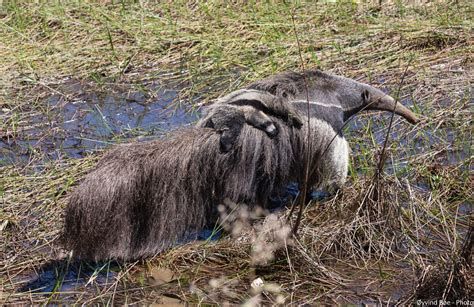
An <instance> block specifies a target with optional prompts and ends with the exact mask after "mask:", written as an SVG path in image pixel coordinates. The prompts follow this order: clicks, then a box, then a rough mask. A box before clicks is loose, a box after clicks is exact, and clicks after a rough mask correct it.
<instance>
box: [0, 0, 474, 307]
mask: <svg viewBox="0 0 474 307" xmlns="http://www.w3.org/2000/svg"><path fill="white" fill-rule="evenodd" d="M473 8H474V7H473V4H472V3H471V1H456V2H435V3H430V4H426V5H412V4H408V3H406V2H404V1H396V2H395V4H385V3H384V4H383V5H382V7H378V6H376V5H375V4H368V3H363V4H357V3H356V1H349V2H337V3H316V2H298V4H283V3H267V2H265V3H258V4H256V3H254V2H252V1H251V2H245V3H227V4H223V3H220V2H209V3H201V2H200V3H194V2H187V1H178V2H173V3H170V4H161V5H158V4H145V3H142V4H136V3H125V2H122V3H117V4H107V5H104V4H87V3H70V4H67V5H66V4H63V3H53V4H18V3H15V2H6V3H3V2H2V4H1V6H0V137H1V138H2V140H3V142H4V143H5V142H6V143H8V144H9V145H2V144H4V143H0V145H2V147H0V204H1V205H0V242H1V243H0V246H1V250H0V264H1V265H0V284H1V286H0V289H2V295H1V296H0V302H3V303H46V302H50V303H61V302H67V303H71V302H82V303H84V302H88V303H104V304H106V303H111V302H115V303H117V302H118V303H124V302H135V303H151V302H154V301H166V299H170V296H172V297H174V296H175V297H178V298H179V299H180V300H183V301H188V302H192V303H206V304H213V303H215V304H218V303H221V302H223V301H229V302H233V303H238V302H244V301H247V300H249V299H250V298H251V297H254V296H257V294H256V293H255V292H252V290H251V289H250V283H251V282H252V280H254V279H255V278H257V277H262V278H263V279H264V280H265V282H268V283H271V284H276V285H278V286H280V287H281V289H280V290H278V291H277V290H275V289H273V288H271V287H270V288H271V291H270V290H268V291H267V292H266V293H265V294H258V295H260V299H261V300H262V301H263V302H265V303H267V304H271V303H273V304H275V303H277V302H279V301H280V299H281V298H283V300H284V301H285V303H287V304H288V303H302V302H308V303H314V302H315V301H314V299H316V301H320V302H321V301H323V302H339V303H341V302H352V303H356V302H368V301H378V299H381V300H382V301H385V302H387V301H388V300H389V298H390V297H391V295H392V294H393V293H401V294H402V295H403V296H405V297H408V298H409V295H410V293H412V291H413V290H414V288H415V286H416V282H418V281H420V282H422V281H423V280H420V279H419V277H420V276H422V275H423V274H422V273H423V272H428V273H429V268H430V266H433V267H435V268H436V270H438V271H441V272H444V271H443V270H444V266H449V264H450V263H452V261H455V260H456V259H458V258H456V257H457V256H456V255H457V253H456V251H457V250H458V249H460V246H461V245H462V238H463V237H462V235H461V233H462V232H463V231H465V230H466V228H467V225H469V223H472V191H471V190H472V174H471V170H472V162H473V160H472V148H471V147H472V144H471V140H472V114H471V113H472V112H471V110H472V107H471V105H470V103H471V101H472V89H471V87H472V81H473V80H472V54H473V50H472V49H473V48H472V46H473V38H472V26H473V22H472V12H473ZM292 15H294V17H295V24H293V22H292V18H291V16H292ZM295 30H296V33H297V35H298V39H299V41H300V44H301V50H298V46H297V43H296V36H295ZM299 51H301V54H302V57H303V61H304V66H305V67H307V68H314V67H317V68H320V69H323V70H330V71H333V72H335V73H338V74H342V75H345V76H347V77H351V78H355V79H357V80H362V81H365V82H369V83H371V84H373V85H375V86H378V87H383V88H386V89H388V90H390V92H391V93H392V94H393V93H395V92H396V91H397V89H398V85H399V82H400V79H401V76H402V74H403V72H404V70H405V69H406V68H407V67H408V70H407V75H406V78H405V82H404V84H403V85H402V88H401V94H400V96H401V99H402V101H403V102H404V103H413V106H412V107H411V108H412V110H414V111H415V112H416V113H417V114H419V116H420V117H421V118H422V122H421V123H420V124H419V125H417V126H415V127H413V126H410V125H408V124H407V123H405V122H404V121H402V120H400V119H398V118H397V119H396V121H395V123H394V127H393V129H392V132H391V143H390V145H389V149H388V152H389V155H388V160H389V161H391V162H393V163H392V164H393V165H394V168H395V170H394V172H389V173H388V174H386V175H385V176H384V178H383V180H382V184H383V189H382V195H383V198H382V199H379V200H378V201H375V200H374V199H373V197H372V196H373V194H371V193H372V192H370V191H372V190H371V189H372V188H373V185H372V184H373V182H372V176H373V174H374V173H375V168H376V165H377V163H378V159H379V151H380V148H381V145H382V144H383V139H384V136H385V133H386V129H387V127H388V123H389V116H387V115H384V116H374V115H363V116H360V117H359V118H358V119H357V120H356V123H357V129H354V128H352V129H348V131H347V133H346V135H347V137H348V139H349V141H350V143H351V147H352V148H353V152H352V154H351V171H350V177H349V178H350V180H349V183H348V184H347V186H346V187H345V189H344V194H343V195H342V196H340V197H338V198H336V199H333V200H329V201H328V202H325V203H323V204H314V205H313V206H310V207H308V208H307V209H306V211H305V216H304V219H303V221H302V226H301V229H300V237H299V239H298V241H296V242H295V243H294V245H291V246H287V248H286V249H285V248H284V249H283V250H278V251H276V253H275V259H274V260H273V261H271V262H269V263H268V264H267V265H263V266H260V265H255V264H254V263H253V262H252V257H251V255H252V248H253V247H252V244H251V243H250V242H249V240H247V241H246V240H241V241H238V240H233V239H229V238H227V239H223V240H221V241H219V242H217V243H212V242H207V243H205V244H201V245H197V244H187V245H185V246H183V247H179V248H176V249H173V250H171V251H169V252H167V253H164V254H163V255H158V256H157V257H155V258H154V259H150V260H147V261H144V262H142V263H133V264H126V265H124V266H122V267H120V268H119V269H118V270H119V274H120V275H118V277H117V278H116V279H114V280H112V281H108V284H107V285H102V284H100V283H99V282H97V281H93V282H92V283H91V285H90V286H89V287H88V288H80V289H79V290H77V293H76V292H74V293H69V294H67V293H59V292H57V291H56V290H57V289H55V291H53V292H54V293H51V294H50V295H42V294H29V293H18V292H16V291H15V290H16V289H17V288H19V287H21V286H22V285H24V284H25V282H26V281H27V280H28V279H31V277H32V276H33V275H34V272H35V270H37V269H38V268H39V267H40V266H41V265H43V264H44V263H46V262H47V261H49V260H51V259H56V258H60V257H64V256H65V254H64V251H62V250H61V249H60V247H59V246H58V244H57V241H56V240H57V238H58V235H59V233H60V230H61V212H62V209H63V208H64V205H65V203H66V201H67V194H68V192H69V191H70V189H71V188H72V187H73V186H74V184H75V183H76V182H77V181H79V180H80V179H81V178H82V177H83V176H84V174H85V173H86V172H87V171H88V170H90V169H91V168H92V167H93V166H94V165H95V162H96V161H97V159H98V157H99V156H100V154H94V155H89V156H87V157H86V158H82V159H73V158H69V157H67V156H64V157H61V158H60V159H45V157H48V155H47V152H45V151H44V149H43V147H42V146H41V144H42V142H45V141H46V140H48V139H49V138H51V137H54V136H58V135H61V133H64V132H65V128H64V127H63V126H62V125H61V122H60V121H61V119H60V118H58V114H61V110H62V109H61V108H62V107H63V106H65V105H67V104H71V103H75V102H77V99H79V98H80V97H82V96H81V95H82V94H79V93H77V92H76V91H77V90H76V89H74V88H71V87H69V85H70V84H71V83H72V84H75V83H79V84H81V89H83V90H84V91H85V92H86V93H94V94H95V93H97V95H98V96H100V97H105V95H106V94H108V93H118V95H126V94H127V93H129V92H141V93H143V94H144V95H145V96H146V100H145V104H148V103H153V100H154V99H156V98H157V97H155V95H156V88H154V87H153V85H154V84H156V83H157V82H158V83H161V84H165V85H166V86H168V87H174V88H176V89H177V90H179V98H178V99H176V101H174V103H175V104H176V106H178V105H180V104H194V107H195V108H196V109H197V108H198V107H199V105H200V104H202V103H208V102H209V101H210V100H212V99H213V98H216V97H218V96H220V95H222V94H225V93H227V92H229V91H231V90H233V89H236V88H239V87H241V86H243V85H245V84H246V83H248V82H250V81H252V80H256V79H259V78H262V77H266V76H268V75H271V74H273V73H277V72H281V71H284V70H289V69H291V70H300V69H301V67H302V63H301V60H300V58H299ZM101 95H102V96H101ZM51 97H59V98H60V99H61V103H62V105H61V106H59V107H58V106H53V105H50V104H49V103H48V102H47V101H48V99H49V98H51ZM158 98H159V97H158ZM405 98H409V99H408V100H406V101H405V100H404V99H405ZM100 99H102V98H99V100H100ZM97 115H99V114H97ZM38 117H39V118H41V120H40V121H39V122H38V121H37V120H36V118H38ZM99 117H101V116H99ZM101 118H103V117H101ZM108 124H109V123H108V122H107V121H105V120H104V125H105V126H107V127H109V126H108ZM34 127H39V130H40V134H39V135H33V132H32V131H33V130H34ZM109 129H111V128H110V127H109ZM132 130H133V129H132ZM130 133H131V134H132V135H134V136H139V135H146V134H147V133H148V132H146V131H140V129H136V130H133V131H131V132H130ZM121 137H122V135H116V136H113V137H112V139H111V140H110V141H113V142H117V141H120V138H121ZM25 140H26V141H31V142H30V143H29V145H28V148H27V149H24V148H23V147H21V146H20V147H15V142H18V143H20V142H21V141H25ZM12 144H13V145H12ZM23 150H26V152H20V151H23ZM20 153H21V154H24V156H26V157H27V161H23V162H16V163H13V164H12V163H10V162H9V159H8V158H7V157H8V155H10V154H15V155H18V154H20ZM450 157H454V158H450ZM44 161H47V162H44ZM463 208H464V209H463ZM465 208H468V210H467V213H466V212H465V213H460V211H459V210H461V209H462V210H465ZM458 211H459V212H458ZM286 214H288V212H286ZM294 220H295V217H294V216H292V217H290V221H292V222H294ZM243 237H244V238H245V235H243ZM300 243H301V244H300ZM400 246H403V248H400ZM450 261H451V262H450ZM156 266H162V267H169V268H171V269H172V270H174V271H175V272H176V274H177V275H178V279H177V280H175V281H173V282H170V283H169V284H165V285H161V286H159V287H156V286H153V284H150V283H149V282H148V277H149V276H150V274H151V273H150V271H151V270H152V268H153V267H156ZM107 270H108V269H107ZM456 272H457V271H456ZM456 272H455V273H454V275H456V274H457V273H459V272H457V273H456ZM448 275H449V274H448ZM461 275H462V274H461ZM456 276H457V275H456ZM444 277H446V276H444ZM212 279H218V280H219V282H217V283H214V282H211V280H212ZM58 280H61V279H60V278H59V279H58ZM471 283H472V281H471ZM216 284H217V286H216ZM375 285H377V286H375ZM273 290H275V291H273ZM392 300H393V299H392Z"/></svg>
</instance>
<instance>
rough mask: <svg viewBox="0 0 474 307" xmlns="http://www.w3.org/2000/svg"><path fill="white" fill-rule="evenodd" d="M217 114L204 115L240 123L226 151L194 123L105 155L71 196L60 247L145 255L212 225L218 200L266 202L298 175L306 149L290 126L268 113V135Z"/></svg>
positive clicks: (124, 256) (93, 254)
mask: <svg viewBox="0 0 474 307" xmlns="http://www.w3.org/2000/svg"><path fill="white" fill-rule="evenodd" d="M220 110H221V111H222V110H223V109H222V108H221V109H220ZM219 112H220V111H219V110H213V109H212V108H211V110H210V114H209V115H210V116H211V117H212V118H214V119H216V122H217V124H218V126H219V125H220V124H221V123H223V122H233V123H237V125H238V126H241V128H242V129H241V131H240V134H239V135H238V137H237V139H236V141H235V144H234V146H233V150H232V151H231V152H228V153H224V154H223V153H222V152H221V148H220V146H219V144H220V138H221V133H219V132H217V131H216V130H214V129H209V128H203V127H196V128H193V129H183V130H179V131H176V132H174V133H172V134H171V135H170V136H169V137H168V138H166V139H163V140H156V141H152V142H147V143H134V144H128V145H121V146H117V147H116V148H115V149H113V150H111V151H109V152H108V153H106V154H105V155H104V156H103V158H102V159H101V160H100V162H99V163H98V165H97V167H96V169H95V170H93V171H92V172H91V173H89V174H88V175H87V176H86V177H85V178H84V180H83V181H82V183H81V184H80V185H79V186H77V187H76V188H75V189H74V190H73V193H72V195H71V196H70V199H69V203H68V205H67V208H66V211H65V224H64V232H63V235H62V242H63V244H64V246H65V247H66V248H67V249H70V250H73V254H74V256H75V257H76V258H80V259H87V260H94V261H99V260H106V259H116V260H131V259H140V258H143V257H147V256H150V255H153V254H156V253H158V252H161V251H163V250H165V249H167V248H169V247H171V246H172V245H174V244H176V242H179V241H181V240H183V239H185V238H186V236H187V235H188V234H190V233H193V232H198V231H200V230H201V229H203V227H205V226H206V225H208V224H210V223H214V222H215V221H216V216H215V207H216V205H217V204H219V203H221V202H222V201H223V200H224V199H225V198H229V199H230V200H232V201H234V202H243V203H246V204H249V205H262V206H265V204H266V202H267V200H268V197H269V196H270V195H271V194H272V193H273V192H274V191H275V190H276V189H279V188H281V186H282V185H283V184H285V183H286V182H288V181H289V180H291V179H292V178H293V177H295V176H299V175H300V174H302V172H301V170H300V169H298V168H297V167H296V168H295V167H294V164H295V161H296V160H299V159H300V157H301V156H302V155H304V153H305V149H304V147H303V145H302V144H303V143H304V142H303V141H304V140H303V138H304V136H303V135H302V134H300V133H297V132H296V131H298V130H297V129H296V128H294V127H290V126H288V125H286V124H285V123H284V121H283V120H281V119H279V118H278V117H272V122H273V123H274V124H275V126H276V128H277V129H278V135H277V136H275V137H273V138H269V137H268V136H267V135H266V133H265V132H263V131H261V130H258V129H254V128H253V127H251V126H249V125H247V124H244V123H243V122H244V119H243V118H242V117H241V115H239V114H237V113H233V112H227V111H225V112H222V113H220V115H219ZM220 116H224V118H221V119H220ZM202 123H204V122H202ZM202 123H201V124H202ZM221 128H222V127H221ZM224 130H225V129H224ZM296 166H298V165H296Z"/></svg>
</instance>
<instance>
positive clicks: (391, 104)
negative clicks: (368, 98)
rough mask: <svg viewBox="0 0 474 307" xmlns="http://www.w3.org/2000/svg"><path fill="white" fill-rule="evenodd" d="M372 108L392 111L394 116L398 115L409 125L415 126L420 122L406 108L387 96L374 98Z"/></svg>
mask: <svg viewBox="0 0 474 307" xmlns="http://www.w3.org/2000/svg"><path fill="white" fill-rule="evenodd" d="M373 101H374V104H373V108H374V109H376V110H382V111H389V112H392V111H394V112H395V114H398V115H400V116H402V117H403V118H405V119H406V120H407V121H408V122H409V123H411V124H417V123H419V122H420V119H419V118H418V117H417V116H416V115H415V113H413V112H412V111H410V110H409V109H408V108H407V107H405V106H404V105H402V104H401V103H400V102H397V101H396V100H395V99H393V97H391V96H389V95H383V96H380V97H374V100H373Z"/></svg>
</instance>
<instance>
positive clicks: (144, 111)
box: [0, 83, 472, 292]
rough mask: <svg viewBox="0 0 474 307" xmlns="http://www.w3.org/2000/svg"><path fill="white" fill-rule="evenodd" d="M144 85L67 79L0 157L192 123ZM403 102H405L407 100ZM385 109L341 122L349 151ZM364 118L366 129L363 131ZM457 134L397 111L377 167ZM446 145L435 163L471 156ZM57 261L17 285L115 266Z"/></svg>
mask: <svg viewBox="0 0 474 307" xmlns="http://www.w3.org/2000/svg"><path fill="white" fill-rule="evenodd" d="M149 92H152V93H153V96H152V97H150V96H149V95H148V94H145V93H143V92H141V91H137V90H127V91H123V90H115V91H111V92H107V93H101V94H98V93H97V92H94V91H90V90H89V89H87V88H86V87H84V85H83V84H80V83H70V84H67V85H66V86H65V87H63V88H60V89H58V90H57V93H55V94H53V95H51V96H50V97H48V98H46V100H45V103H43V105H42V106H41V107H37V108H32V109H31V110H29V111H28V112H26V113H25V114H26V115H25V117H24V118H22V121H23V125H22V127H21V128H22V129H20V130H19V131H16V132H15V133H5V134H4V135H3V136H2V138H1V139H0V162H1V163H3V164H10V163H22V162H32V161H33V162H36V163H43V162H45V161H48V160H58V159H62V158H64V157H71V158H81V157H84V156H85V155H87V154H89V153H92V152H94V151H96V150H98V149H103V148H105V147H108V146H111V145H112V144H115V143H119V142H124V141H127V140H131V139H138V140H148V139H153V138H157V137H162V136H163V135H164V134H165V133H166V132H167V131H170V130H173V129H175V128H178V127H181V126H186V125H192V124H193V123H194V122H195V121H196V120H197V119H198V118H199V112H197V111H195V110H193V108H192V107H191V106H190V104H184V103H183V104H179V103H177V101H179V98H178V97H179V91H178V90H176V89H173V87H172V86H168V87H166V86H160V85H153V88H152V90H151V91H150V88H149V89H147V93H149ZM403 103H404V104H405V105H410V104H411V102H410V101H404V102H403ZM0 115H1V114H0ZM389 116H390V115H389V114H378V115H370V116H369V115H364V116H360V117H357V118H356V119H354V120H353V121H352V122H351V123H350V124H349V125H348V129H347V133H346V135H347V138H348V140H349V142H350V144H351V147H352V150H353V153H352V156H354V157H357V156H362V155H358V153H363V152H365V151H367V150H373V147H374V146H380V144H382V143H383V141H384V139H385V136H386V127H387V125H388V118H389ZM25 122H26V124H25ZM369 122H370V132H369V131H368V130H366V127H367V125H368V124H369ZM465 138H466V136H464V135H462V134H460V133H458V132H457V131H456V130H454V129H450V128H445V129H433V130H430V129H426V130H424V131H423V133H419V131H417V130H412V129H411V126H410V125H409V124H408V123H406V122H404V121H403V120H401V119H399V118H398V117H397V118H396V121H395V124H394V127H393V129H392V131H391V133H390V140H391V142H392V143H393V144H395V145H396V146H397V147H399V148H400V150H398V151H396V152H394V160H387V162H386V168H385V169H386V170H387V171H388V172H389V173H394V172H400V171H403V170H405V169H406V170H407V171H410V166H409V165H408V163H407V162H406V158H407V157H409V156H410V155H413V154H420V153H423V151H424V150H426V149H429V148H430V147H431V146H435V145H437V144H440V143H442V144H448V145H449V144H466V142H465V140H464V139H465ZM467 144H469V143H467ZM448 147H449V146H448ZM449 148H455V149H456V151H455V150H454V149H453V150H447V151H444V152H442V157H441V159H440V163H442V164H443V165H452V164H456V163H459V161H463V160H464V159H466V158H467V157H469V156H470V155H471V152H470V150H471V148H470V147H469V146H458V145H453V146H450V147H449ZM353 162H355V164H356V169H357V172H358V173H365V172H366V169H365V168H367V167H372V168H373V167H375V164H373V163H372V162H370V161H369V162H367V161H361V160H358V159H356V160H355V161H353ZM419 187H420V188H422V189H427V190H429V185H427V183H426V182H422V181H420V182H419ZM291 188H292V186H290V187H289V190H291V191H289V194H295V193H297V190H295V189H291ZM293 196H294V195H293ZM315 198H318V197H317V196H315ZM461 210H465V211H467V212H472V208H471V204H466V205H465V206H463V207H462V208H461ZM199 235H201V234H197V238H198V239H199V238H200V237H199ZM203 237H204V239H205V238H208V237H209V235H207V236H206V235H205V234H204V235H203ZM192 239H195V238H192ZM201 239H202V238H201ZM64 265H65V263H59V264H56V265H54V266H45V267H44V268H42V269H41V270H40V274H39V275H36V274H35V276H31V279H30V282H29V283H27V285H26V286H25V288H24V289H23V290H35V289H36V290H37V291H40V292H52V291H56V292H67V291H72V290H74V291H79V290H84V288H87V287H88V284H89V281H90V280H91V278H93V280H94V283H95V286H97V285H101V284H107V283H108V282H109V281H110V280H111V279H114V278H115V277H116V274H117V273H116V270H119V269H118V268H115V269H116V270H115V269H112V270H109V268H107V269H106V270H104V269H103V268H102V267H100V266H95V267H94V268H92V270H84V269H66V270H65V271H64V272H63V273H61V274H59V273H58V272H61V270H62V268H63V266H64ZM58 268H61V270H59V269H58ZM89 286H92V285H89Z"/></svg>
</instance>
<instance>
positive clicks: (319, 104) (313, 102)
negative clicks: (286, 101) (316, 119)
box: [292, 100, 342, 110]
mask: <svg viewBox="0 0 474 307" xmlns="http://www.w3.org/2000/svg"><path fill="white" fill-rule="evenodd" d="M292 102H293V103H308V101H307V100H293V101H292ZM309 104H312V105H317V106H321V107H331V108H338V109H341V110H342V107H341V106H339V105H335V104H330V103H324V102H320V101H311V100H310V101H309Z"/></svg>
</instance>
